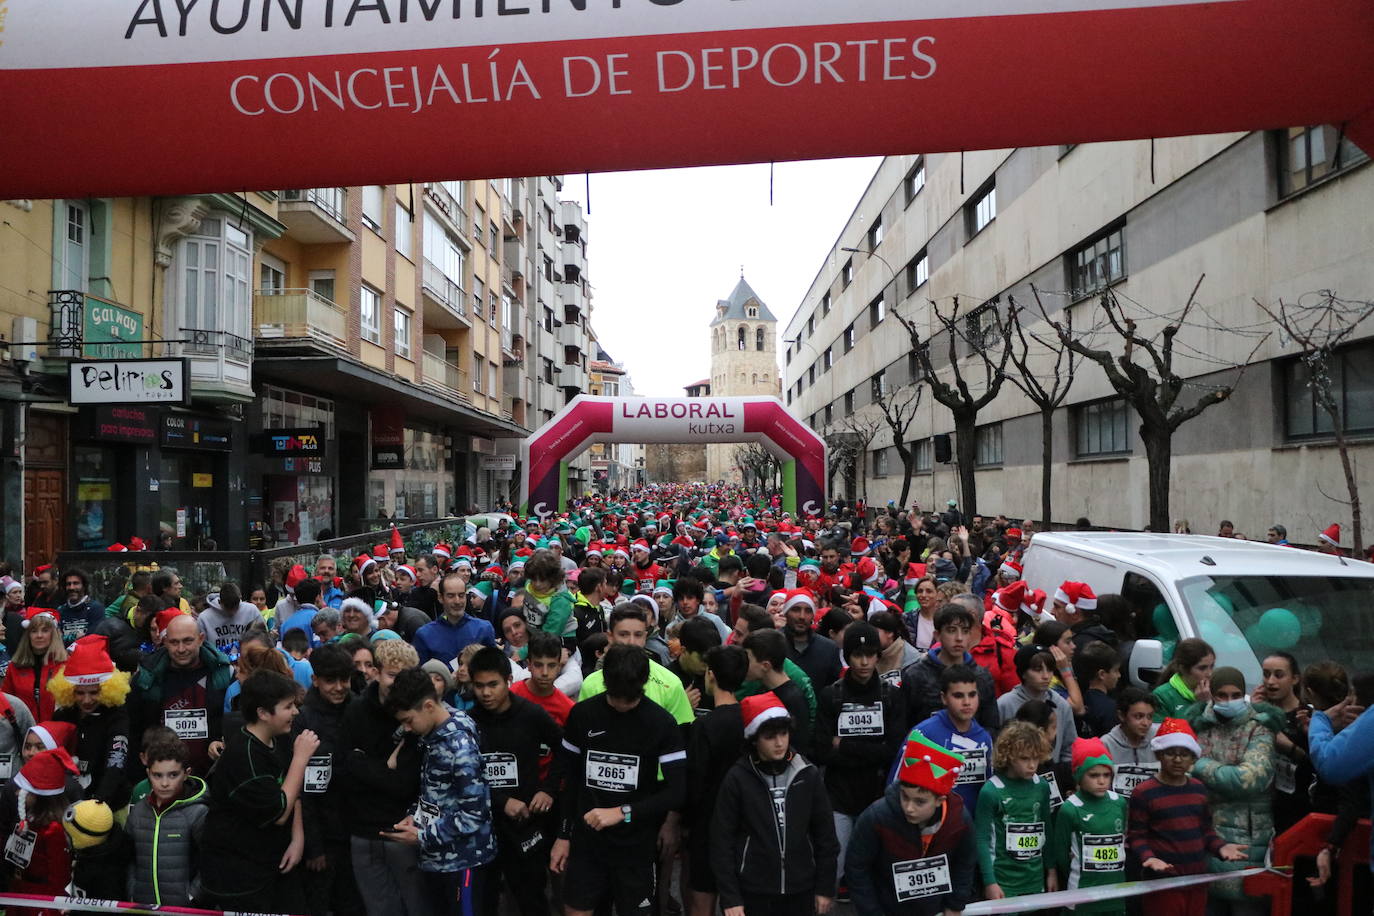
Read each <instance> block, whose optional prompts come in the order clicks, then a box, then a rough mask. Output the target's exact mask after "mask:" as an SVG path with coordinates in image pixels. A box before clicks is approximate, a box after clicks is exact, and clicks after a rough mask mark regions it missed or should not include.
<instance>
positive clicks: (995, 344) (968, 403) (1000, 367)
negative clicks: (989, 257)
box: [893, 296, 1011, 517]
mask: <svg viewBox="0 0 1374 916" xmlns="http://www.w3.org/2000/svg"><path fill="white" fill-rule="evenodd" d="M996 309H997V300H995V299H994V300H992V301H990V302H987V303H984V304H983V305H981V306H979V307H978V308H976V309H971V310H970V311H969V312H967V313H966V314H963V315H961V314H960V307H959V297H958V296H955V297H954V298H953V300H952V306H951V308H950V310H949V312H948V314H946V313H945V312H943V311H941V309H940V306H939V304H938V303H936V302H935V301H934V300H931V301H930V314H931V315H932V316H933V317H934V318H935V321H936V323H938V324H939V325H940V329H941V330H940V332H939V333H943V334H944V335H945V337H946V346H947V347H948V357H949V365H948V366H944V367H939V366H936V365H935V362H934V360H933V359H932V357H931V349H930V348H931V341H930V340H929V339H927V338H925V337H923V336H922V334H921V330H920V328H918V327H917V326H916V322H915V320H914V319H910V318H905V317H903V316H902V315H900V314H897V313H896V311H895V310H894V312H893V314H897V320H898V321H900V322H901V323H902V327H904V328H906V332H907V335H908V336H909V337H910V338H911V351H912V353H913V354H915V357H916V370H917V371H916V375H917V377H918V378H919V379H920V380H921V381H923V382H925V383H926V384H927V385H929V386H930V393H931V395H932V396H933V397H934V398H935V400H936V401H938V402H940V403H941V404H943V405H944V406H945V407H946V408H947V409H948V410H949V412H950V414H951V415H952V416H953V418H954V439H955V442H954V449H955V452H954V453H955V458H956V460H957V462H958V468H959V496H960V498H961V499H962V500H963V502H962V508H963V512H964V514H965V515H966V516H969V517H972V516H973V515H976V514H977V511H978V510H977V505H978V477H977V474H976V473H975V466H976V464H977V459H978V444H977V431H978V412H979V411H980V410H982V409H983V408H984V407H986V406H988V405H989V404H991V403H992V402H993V401H994V400H995V399H996V398H997V395H998V393H999V392H1000V391H1001V390H1002V383H1003V382H1004V381H1005V380H1006V369H1007V360H1008V359H1009V358H1010V356H1011V348H1010V347H1009V346H1008V345H1007V339H1006V330H1007V329H1006V328H1005V327H1004V326H1003V323H1002V322H1001V321H999V320H998V319H997V317H996ZM961 340H962V341H965V343H966V344H967V345H968V347H969V350H970V355H976V356H977V357H978V359H977V361H976V362H972V363H970V364H969V365H967V366H965V365H962V364H961V363H960V358H959V341H961ZM980 368H981V375H982V378H981V379H977V374H978V369H980ZM966 373H967V375H966ZM946 375H948V379H949V380H948V381H947V380H946ZM970 378H973V379H975V380H977V381H979V382H980V383H981V384H980V387H981V391H980V392H979V393H976V394H975V393H974V390H973V388H972V387H970V385H969V381H970Z"/></svg>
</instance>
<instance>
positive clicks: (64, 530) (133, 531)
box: [0, 178, 589, 565]
mask: <svg viewBox="0 0 1374 916" xmlns="http://www.w3.org/2000/svg"><path fill="white" fill-rule="evenodd" d="M558 187H559V184H558V182H557V181H556V180H554V179H546V178H529V179H526V178H515V179H504V180H496V181H487V180H481V181H462V182H429V183H413V184H403V185H388V186H369V187H355V188H309V189H295V190H283V191H265V192H250V193H248V194H205V195H196V196H190V197H184V198H174V199H173V198H139V199H82V200H58V201H6V202H0V210H2V211H3V215H4V219H3V220H0V330H9V331H10V337H9V346H8V347H6V348H4V350H3V351H0V406H3V416H4V448H5V454H6V456H7V458H8V459H9V460H7V461H6V462H5V464H4V465H3V473H2V474H0V505H3V508H4V510H5V511H4V522H3V524H4V529H3V534H4V541H5V543H6V544H7V545H14V547H13V548H12V554H13V555H12V557H11V558H12V559H16V560H17V559H19V558H20V557H19V549H18V545H20V544H23V545H24V547H23V557H24V561H25V563H26V565H31V564H32V563H33V562H36V561H37V560H40V559H42V558H45V557H51V556H52V555H53V554H54V553H55V552H56V551H57V550H59V549H92V548H94V549H99V548H103V547H104V546H106V545H107V544H110V543H113V542H117V541H127V540H128V539H129V538H131V537H133V536H138V537H141V538H142V539H143V540H145V541H147V542H149V543H156V542H157V541H158V540H159V539H164V538H165V539H167V540H170V541H171V542H172V543H174V544H176V545H177V546H185V547H190V548H195V547H202V546H205V545H206V544H207V543H214V544H217V545H218V546H221V547H226V548H237V547H245V546H248V545H250V544H259V543H267V542H273V541H275V542H277V543H283V542H285V543H290V542H306V541H310V540H315V539H318V538H320V537H321V536H322V535H327V534H329V533H330V532H331V531H332V532H344V531H349V530H354V529H356V528H357V527H359V526H361V525H364V524H368V523H370V522H374V521H381V520H383V519H393V518H404V519H419V518H429V517H434V516H439V515H445V514H447V513H449V512H451V511H464V510H466V509H468V508H470V507H474V506H476V507H482V508H486V507H489V506H491V505H492V504H493V503H494V502H496V501H497V500H498V499H501V498H503V497H504V496H505V495H507V494H508V491H509V484H510V481H511V479H512V476H513V474H512V470H511V468H510V467H509V464H510V461H509V458H508V457H504V456H508V455H512V454H515V453H516V451H518V449H517V448H516V447H515V444H516V443H518V440H519V439H520V438H522V437H523V436H525V435H526V434H527V433H528V431H529V429H530V428H531V427H532V426H534V425H538V423H539V422H541V418H543V417H547V416H551V415H552V411H554V410H556V409H557V408H558V407H560V406H561V405H562V403H564V401H565V400H566V399H567V398H568V397H570V396H571V395H570V391H571V389H572V387H575V386H579V385H585V351H586V338H585V329H586V324H585V320H586V314H585V313H586V312H587V311H589V296H588V295H587V286H586V264H585V225H583V224H582V223H581V222H580V220H579V221H577V224H576V225H577V231H578V232H580V233H581V236H580V237H581V239H582V241H581V242H580V243H578V244H577V245H575V246H573V247H575V248H577V253H578V256H579V260H578V261H577V265H578V267H579V271H578V274H579V276H578V280H577V282H576V284H573V285H575V286H576V287H577V289H578V290H579V291H581V293H582V298H581V300H580V308H581V309H582V311H581V312H580V313H579V318H580V321H579V322H578V323H577V324H576V325H575V330H576V331H579V332H581V333H582V334H583V336H581V337H578V336H577V335H576V334H575V333H574V332H573V330H569V331H568V332H565V333H564V335H563V336H564V337H566V338H567V341H566V343H567V346H565V345H564V344H563V343H562V342H561V341H560V342H558V343H557V344H556V352H557V353H558V355H559V357H560V361H561V360H562V359H563V358H564V357H565V355H567V354H569V353H571V352H572V350H573V349H576V350H577V355H578V363H579V367H580V368H582V369H583V372H584V374H583V375H582V377H581V378H580V379H579V377H578V376H577V375H576V374H575V373H570V380H569V382H568V384H567V386H564V387H556V386H551V385H545V384H543V383H542V379H543V378H544V376H543V374H542V372H541V365H540V364H539V363H537V362H536V360H535V358H534V357H535V354H539V353H543V352H546V351H549V350H550V349H551V348H553V347H554V346H555V343H554V338H555V336H556V335H555V334H554V330H555V329H554V328H552V327H551V326H546V324H545V323H544V322H542V321H541V315H542V311H541V309H542V308H543V306H544V303H545V301H546V299H552V300H553V301H554V302H555V303H557V304H558V305H559V314H560V315H562V313H563V309H562V306H561V301H560V298H559V296H555V295H553V293H558V294H560V295H561V290H562V288H563V287H564V286H567V285H569V284H566V283H565V282H564V281H563V276H562V274H563V272H564V270H565V265H564V262H563V257H564V255H563V249H564V245H563V242H562V236H563V235H564V233H565V231H566V227H565V226H564V225H563V223H562V220H563V219H564V218H565V216H567V217H569V218H571V217H574V216H577V215H578V214H577V212H576V210H575V209H574V210H565V208H564V207H563V205H562V202H561V201H558V199H557V190H558ZM549 206H551V207H552V210H553V212H555V213H556V214H557V219H556V220H555V221H554V223H553V224H552V226H553V228H554V229H556V232H554V233H552V234H551V235H547V236H546V234H545V233H544V231H543V230H542V228H541V227H542V223H541V222H539V221H540V220H542V217H543V215H544V209H545V208H546V207H549ZM546 256H547V257H548V258H550V259H551V261H552V263H553V264H555V265H557V267H558V268H559V273H557V274H554V275H552V276H553V277H555V278H556V283H554V284H545V283H543V282H542V277H543V258H544V257H546ZM546 327H547V330H546ZM74 358H85V359H103V360H106V361H112V360H113V361H127V360H129V359H132V358H144V359H148V358H157V359H166V360H173V361H174V362H173V363H172V364H171V365H172V367H173V370H174V374H176V373H177V372H180V371H182V367H183V366H184V371H185V372H186V379H187V385H186V386H185V388H186V391H185V393H184V396H181V395H178V397H177V399H176V400H175V401H167V400H165V399H159V396H158V395H156V394H151V395H150V394H149V392H140V391H133V392H116V393H114V394H113V395H111V394H109V393H107V394H106V395H104V396H103V397H102V396H98V397H96V398H95V400H98V401H102V402H101V403H89V401H90V400H91V398H89V397H88V396H86V395H82V396H81V397H74V396H73V392H72V391H71V390H70V388H69V385H68V380H67V373H68V368H67V367H68V364H69V363H70V362H71V361H72V360H73V359H74ZM144 365H148V364H144ZM157 365H158V366H159V367H160V366H162V365H163V364H160V363H159V364H157ZM179 389H180V386H178V391H179Z"/></svg>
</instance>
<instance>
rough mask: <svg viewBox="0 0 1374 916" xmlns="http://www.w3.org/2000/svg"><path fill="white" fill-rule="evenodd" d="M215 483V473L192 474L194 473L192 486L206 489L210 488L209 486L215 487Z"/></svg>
mask: <svg viewBox="0 0 1374 916" xmlns="http://www.w3.org/2000/svg"><path fill="white" fill-rule="evenodd" d="M214 485H215V475H214V474H192V475H191V486H192V487H195V488H196V489H198V490H203V489H206V488H208V487H213V486H214Z"/></svg>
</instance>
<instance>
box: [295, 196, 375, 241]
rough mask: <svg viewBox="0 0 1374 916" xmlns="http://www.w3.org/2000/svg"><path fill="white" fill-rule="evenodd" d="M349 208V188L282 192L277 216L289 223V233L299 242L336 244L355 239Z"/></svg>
mask: <svg viewBox="0 0 1374 916" xmlns="http://www.w3.org/2000/svg"><path fill="white" fill-rule="evenodd" d="M347 208H348V189H347V188H302V189H298V190H292V191H282V192H281V201H280V203H279V204H278V205H277V219H279V220H281V221H282V223H284V224H285V225H286V234H287V235H288V236H290V237H291V238H293V239H295V240H296V241H298V242H302V243H303V244H306V245H334V244H338V243H340V242H352V241H354V240H355V238H356V236H354V235H353V231H352V230H351V229H349V228H348V224H347V221H348V209H347Z"/></svg>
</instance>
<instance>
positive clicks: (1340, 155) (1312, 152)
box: [1278, 124, 1369, 197]
mask: <svg viewBox="0 0 1374 916" xmlns="http://www.w3.org/2000/svg"><path fill="white" fill-rule="evenodd" d="M1278 136H1279V196H1280V197H1287V196H1288V195H1290V194H1296V193H1297V192H1299V191H1301V190H1302V189H1303V188H1306V187H1309V186H1311V185H1312V184H1315V183H1316V182H1318V181H1320V180H1322V179H1323V178H1327V177H1329V176H1331V175H1335V174H1336V173H1337V172H1343V171H1345V170H1346V169H1348V168H1352V167H1353V166H1356V165H1359V164H1360V163H1362V162H1366V161H1368V159H1369V156H1368V155H1366V154H1365V152H1364V151H1363V150H1361V149H1360V148H1359V147H1358V146H1356V145H1355V144H1354V143H1353V142H1351V140H1350V139H1349V138H1348V137H1343V136H1341V132H1340V130H1339V129H1338V128H1336V127H1333V126H1332V125H1330V124H1320V125H1317V126H1315V127H1290V128H1289V129H1288V130H1287V132H1283V131H1280V132H1279V135H1278Z"/></svg>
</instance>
